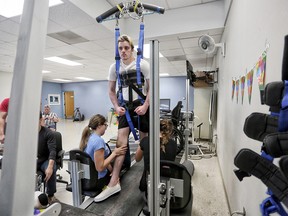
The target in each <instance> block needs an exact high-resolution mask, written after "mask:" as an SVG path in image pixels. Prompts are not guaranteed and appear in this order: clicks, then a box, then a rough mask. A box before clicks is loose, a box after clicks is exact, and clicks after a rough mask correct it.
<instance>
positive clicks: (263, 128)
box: [243, 112, 278, 142]
mask: <svg viewBox="0 0 288 216" xmlns="http://www.w3.org/2000/svg"><path fill="white" fill-rule="evenodd" d="M243 131H244V133H245V134H246V135H247V136H248V137H249V138H251V139H254V140H258V141H261V142H262V141H263V139H264V137H265V136H267V135H268V134H271V133H275V132H277V131H278V117H277V116H271V115H268V114H264V113H257V112H254V113H252V114H250V115H249V116H248V117H247V118H246V120H245V123H244V128H243Z"/></svg>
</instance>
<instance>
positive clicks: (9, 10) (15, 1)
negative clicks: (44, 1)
mask: <svg viewBox="0 0 288 216" xmlns="http://www.w3.org/2000/svg"><path fill="white" fill-rule="evenodd" d="M59 4H63V2H62V1H61V0H50V1H49V7H52V6H55V5H59ZM23 5H24V0H1V1H0V15H2V16H4V17H7V18H10V17H14V16H18V15H21V14H22V11H23Z"/></svg>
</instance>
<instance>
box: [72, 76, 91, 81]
mask: <svg viewBox="0 0 288 216" xmlns="http://www.w3.org/2000/svg"><path fill="white" fill-rule="evenodd" d="M75 79H80V80H87V81H88V80H93V79H91V78H88V77H75Z"/></svg>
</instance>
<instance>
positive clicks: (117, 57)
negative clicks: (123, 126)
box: [115, 21, 145, 141]
mask: <svg viewBox="0 0 288 216" xmlns="http://www.w3.org/2000/svg"><path fill="white" fill-rule="evenodd" d="M119 37H120V29H119V27H118V21H117V25H116V27H115V60H116V64H115V68H116V75H117V79H118V88H119V98H118V100H119V104H120V106H123V107H125V109H126V112H125V117H126V120H127V122H128V125H129V128H130V130H131V132H132V134H133V137H134V139H135V141H138V140H139V137H138V136H137V134H136V131H135V127H134V125H133V122H132V119H131V116H130V114H129V109H128V107H127V105H126V104H125V102H124V98H123V92H122V82H121V79H120V55H119V50H118V38H119ZM143 44H144V23H143V22H141V24H140V33H139V42H138V49H137V59H136V73H137V87H135V85H133V83H130V84H129V87H130V88H132V89H133V90H134V91H135V92H136V93H137V94H138V98H139V100H140V101H141V103H142V104H143V103H144V100H145V96H144V95H143V93H142V82H141V67H140V62H141V59H142V58H143ZM139 126H140V118H139V116H138V128H140V127H139Z"/></svg>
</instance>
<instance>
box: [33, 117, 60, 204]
mask: <svg viewBox="0 0 288 216" xmlns="http://www.w3.org/2000/svg"><path fill="white" fill-rule="evenodd" d="M56 154H57V152H56V139H55V136H54V133H53V132H52V131H51V130H50V129H48V128H46V127H43V126H42V113H41V112H40V118H39V137H38V151H37V170H41V171H42V172H44V173H45V179H44V181H45V183H46V188H47V190H46V193H47V195H48V202H49V203H50V204H51V203H53V202H56V201H57V199H56V198H55V196H54V193H55V192H56V171H57V167H56V162H55V160H56Z"/></svg>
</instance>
